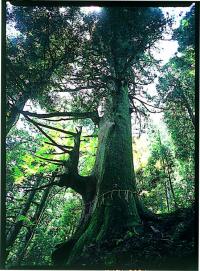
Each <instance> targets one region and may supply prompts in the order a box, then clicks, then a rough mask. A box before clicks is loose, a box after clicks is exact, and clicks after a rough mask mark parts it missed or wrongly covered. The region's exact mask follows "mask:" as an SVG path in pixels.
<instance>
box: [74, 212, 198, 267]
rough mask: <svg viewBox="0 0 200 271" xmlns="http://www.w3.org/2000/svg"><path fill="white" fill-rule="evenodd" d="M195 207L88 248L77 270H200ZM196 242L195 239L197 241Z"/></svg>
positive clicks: (145, 223) (149, 222)
mask: <svg viewBox="0 0 200 271" xmlns="http://www.w3.org/2000/svg"><path fill="white" fill-rule="evenodd" d="M194 226H196V225H195V215H194V208H190V209H185V210H184V209H182V210H178V211H176V212H174V213H173V214H170V215H162V216H160V217H159V220H158V221H148V222H144V223H143V231H142V232H140V233H137V232H136V231H134V232H128V233H127V234H126V236H124V237H123V239H116V240H109V241H105V242H104V243H102V244H101V246H99V247H96V246H95V244H94V245H90V246H89V247H86V248H85V251H84V257H81V258H80V261H79V263H77V265H76V266H75V267H74V268H78V269H80V268H81V269H104V270H105V269H107V270H108V269H109V270H111V269H115V270H116V269H122V270H128V269H129V270H130V269H132V270H133V269H143V270H152V269H153V270H163V269H165V270H198V259H197V236H195V227H194ZM195 239H196V240H195Z"/></svg>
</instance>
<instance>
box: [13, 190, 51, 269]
mask: <svg viewBox="0 0 200 271" xmlns="http://www.w3.org/2000/svg"><path fill="white" fill-rule="evenodd" d="M51 188H52V187H50V186H49V187H47V188H46V189H45V190H44V192H43V194H42V197H41V200H40V203H39V205H38V207H37V208H36V211H35V214H34V215H33V217H32V219H31V222H32V223H33V225H32V226H30V227H29V228H28V231H27V233H26V235H25V238H24V240H25V243H24V244H23V248H22V250H21V249H20V250H21V251H20V255H19V257H18V260H17V264H18V265H20V264H21V262H22V260H23V258H24V256H25V254H26V251H27V248H28V246H29V243H30V241H31V240H32V238H33V236H34V233H35V229H36V227H37V226H38V224H39V222H40V220H41V217H42V214H43V211H44V207H45V204H46V201H47V199H48V196H49V193H50V190H51Z"/></svg>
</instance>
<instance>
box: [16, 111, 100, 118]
mask: <svg viewBox="0 0 200 271" xmlns="http://www.w3.org/2000/svg"><path fill="white" fill-rule="evenodd" d="M18 111H19V112H20V113H21V114H23V115H24V116H30V117H36V118H52V117H76V118H77V119H78V118H96V117H98V113H97V112H53V113H48V114H37V113H33V112H28V111H22V110H18Z"/></svg>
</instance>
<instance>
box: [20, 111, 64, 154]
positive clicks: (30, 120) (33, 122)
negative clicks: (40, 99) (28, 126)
mask: <svg viewBox="0 0 200 271" xmlns="http://www.w3.org/2000/svg"><path fill="white" fill-rule="evenodd" d="M25 118H26V119H27V120H28V121H29V122H31V123H32V124H33V125H35V126H36V127H37V128H38V130H39V131H40V132H41V133H42V134H43V135H44V136H46V137H47V138H48V139H49V140H50V141H51V142H52V143H53V144H54V145H55V146H56V147H58V148H59V149H61V150H62V151H66V150H65V149H64V148H63V147H61V146H60V145H58V144H57V143H56V142H55V141H54V140H53V139H52V138H51V137H50V136H49V135H48V134H47V133H45V132H44V131H43V130H42V129H41V128H40V127H39V125H38V124H37V122H35V121H34V120H32V119H30V118H29V117H28V116H25Z"/></svg>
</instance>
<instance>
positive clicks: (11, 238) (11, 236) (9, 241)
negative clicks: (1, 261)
mask: <svg viewBox="0 0 200 271" xmlns="http://www.w3.org/2000/svg"><path fill="white" fill-rule="evenodd" d="M39 181H40V180H39V179H38V180H37V181H36V184H35V186H34V187H37V186H38V185H39ZM35 193H36V191H35V190H32V191H31V192H30V194H29V196H28V198H27V201H26V203H25V205H24V207H23V208H22V210H21V212H20V213H19V216H20V215H23V216H26V214H27V212H28V210H29V208H30V206H31V203H32V202H33V199H34V196H35ZM23 223H24V222H23V221H22V220H20V221H17V222H16V223H15V224H14V225H13V227H11V229H10V231H9V233H8V235H7V238H6V247H7V248H8V250H7V255H6V258H7V257H8V255H9V252H10V251H9V248H10V247H12V245H13V244H14V242H15V240H16V238H17V236H18V234H19V232H20V230H21V228H22V226H23Z"/></svg>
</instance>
